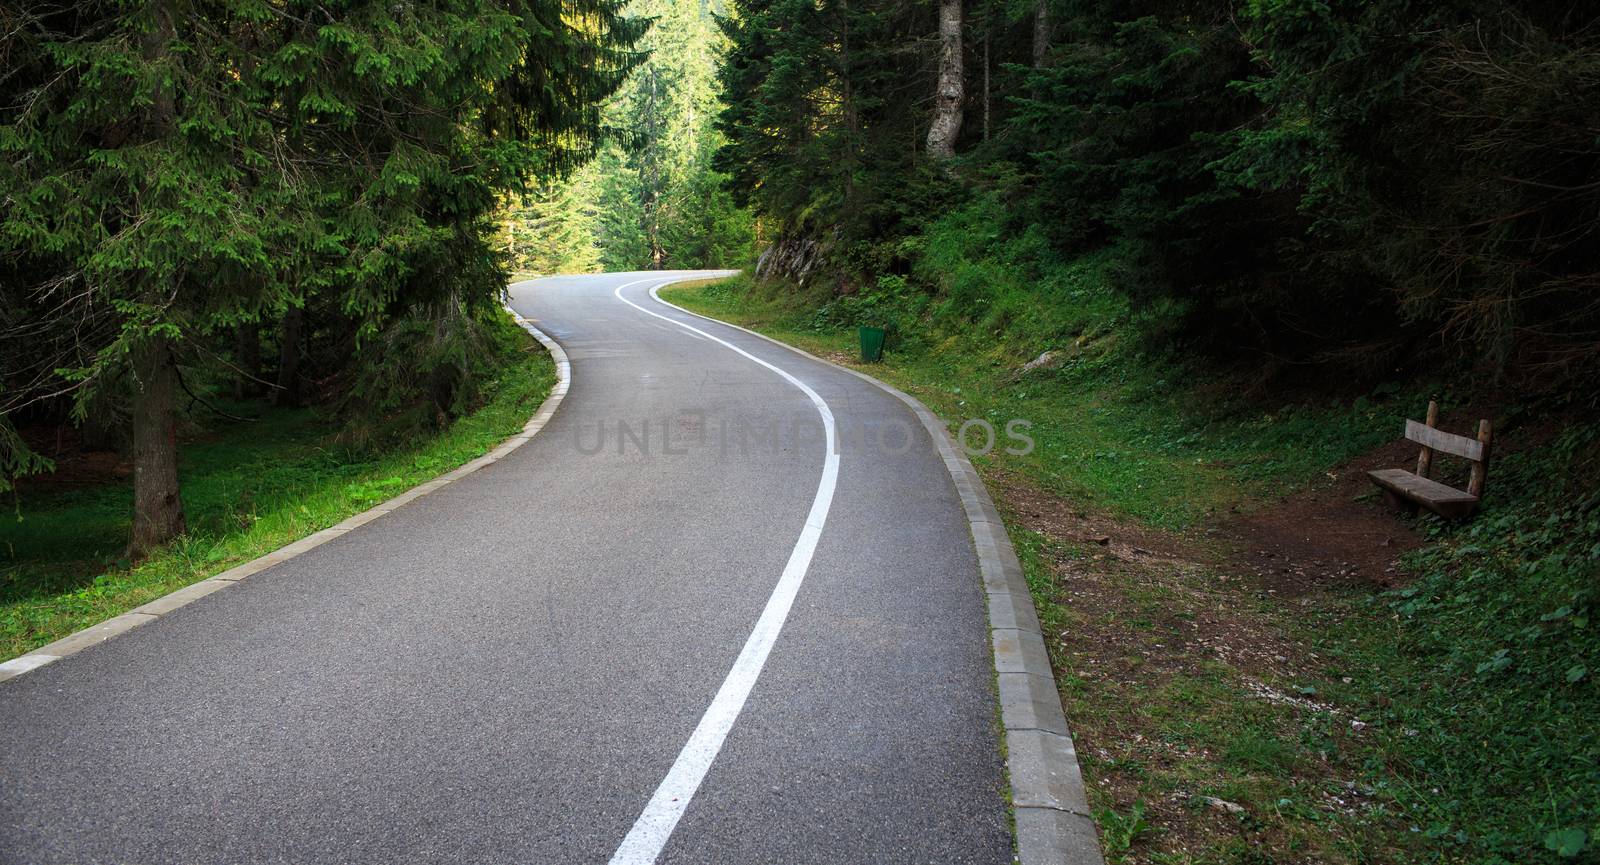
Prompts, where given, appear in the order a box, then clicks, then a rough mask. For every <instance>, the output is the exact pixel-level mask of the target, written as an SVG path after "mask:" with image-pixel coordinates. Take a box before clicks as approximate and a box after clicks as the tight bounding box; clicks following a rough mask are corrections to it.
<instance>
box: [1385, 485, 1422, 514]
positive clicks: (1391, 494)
mask: <svg viewBox="0 0 1600 865" xmlns="http://www.w3.org/2000/svg"><path fill="white" fill-rule="evenodd" d="M1383 503H1384V504H1386V505H1388V506H1389V507H1390V508H1391V509H1392V510H1396V511H1399V512H1400V513H1402V514H1405V515H1407V516H1412V517H1414V516H1416V515H1417V503H1416V502H1414V501H1412V500H1410V499H1408V498H1405V497H1404V496H1401V495H1398V494H1396V493H1395V491H1394V490H1384V491H1383Z"/></svg>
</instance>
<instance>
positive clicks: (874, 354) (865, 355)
mask: <svg viewBox="0 0 1600 865" xmlns="http://www.w3.org/2000/svg"><path fill="white" fill-rule="evenodd" d="M858 333H859V334H860V336H861V359H862V360H864V361H866V362H868V363H876V362H877V361H880V360H883V340H884V338H885V337H887V336H888V331H886V330H884V329H883V328H881V327H863V328H860V329H859V331H858Z"/></svg>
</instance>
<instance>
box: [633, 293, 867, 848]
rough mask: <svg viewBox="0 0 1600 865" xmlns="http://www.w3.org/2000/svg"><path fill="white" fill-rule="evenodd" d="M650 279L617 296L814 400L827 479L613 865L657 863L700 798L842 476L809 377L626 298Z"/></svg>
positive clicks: (824, 410) (824, 408) (823, 407)
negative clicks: (752, 622) (757, 613)
mask: <svg viewBox="0 0 1600 865" xmlns="http://www.w3.org/2000/svg"><path fill="white" fill-rule="evenodd" d="M679 278H680V279H681V277H679ZM652 281H655V280H652V279H641V280H637V281H634V282H630V283H627V284H624V285H619V286H617V290H616V291H614V292H612V293H613V294H614V295H616V297H617V299H618V300H620V301H622V302H623V303H626V304H627V305H629V306H631V307H633V308H634V309H637V310H639V311H640V312H642V313H644V314H646V315H653V316H655V317H656V318H659V319H661V320H662V321H667V322H671V323H672V324H675V325H677V326H678V327H681V328H683V329H684V330H687V331H690V332H691V333H694V334H698V335H699V336H701V337H704V338H706V339H709V340H711V341H712V342H717V343H721V344H722V345H724V346H726V347H728V348H729V349H732V350H733V351H735V352H738V353H739V354H741V355H743V356H745V357H746V358H749V359H750V360H752V361H755V362H756V363H758V364H760V365H762V366H764V367H766V368H767V369H770V370H772V371H773V372H775V373H777V374H778V375H780V376H783V378H784V379H785V380H786V381H788V382H789V383H790V384H792V385H794V386H795V387H797V388H799V389H800V390H801V391H802V392H804V393H805V395H806V396H807V397H810V398H811V404H812V405H814V406H816V409H817V413H818V414H820V415H821V416H822V427H823V430H824V431H825V432H826V433H827V441H826V445H827V447H826V448H825V449H824V451H823V454H824V456H823V461H822V479H821V481H819V482H818V483H817V495H816V497H815V498H813V499H812V500H811V513H810V514H809V515H808V516H807V517H806V523H805V526H804V527H802V528H801V529H800V539H799V540H797V541H795V544H794V551H793V552H791V553H790V554H789V563H788V564H787V565H785V566H784V568H783V576H781V577H779V578H778V584H777V585H776V586H774V587H773V589H772V595H771V596H770V597H768V598H767V606H766V608H765V609H763V610H762V611H761V618H760V619H758V620H756V626H755V629H754V630H752V631H751V632H750V637H749V639H747V640H745V643H744V649H743V650H742V651H740V652H739V657H738V659H736V660H735V661H734V662H733V669H731V670H729V671H728V677H727V678H726V679H723V680H722V687H721V688H719V689H718V690H717V696H716V697H715V698H713V699H712V701H711V705H710V706H709V707H708V708H707V709H706V712H705V714H704V715H702V716H701V718H700V723H699V724H698V725H697V726H696V727H695V728H694V732H693V733H692V734H690V736H689V741H688V742H686V743H684V746H683V750H681V751H679V752H678V759H677V760H675V761H673V763H672V768H671V769H670V770H668V771H667V777H666V778H664V779H662V781H661V785H660V786H659V787H657V788H656V792H655V795H653V796H651V797H650V802H649V803H648V804H646V805H645V807H644V813H642V814H640V815H639V819H638V820H636V821H634V824H633V828H632V829H629V830H628V835H627V837H626V838H623V839H622V844H621V845H620V846H618V847H617V852H616V853H615V854H613V855H612V857H611V865H651V863H654V862H655V861H656V857H657V856H660V855H661V850H662V848H664V847H665V846H666V845H667V839H668V838H670V837H672V830H673V829H674V828H676V827H677V825H678V820H679V818H681V817H682V816H683V812H684V809H686V808H688V807H689V800H690V799H692V798H693V797H694V794H695V791H696V790H698V789H700V782H701V781H703V780H705V777H706V772H708V771H710V769H711V763H712V761H713V760H715V759H717V752H718V751H721V750H722V743H723V741H724V740H726V739H727V738H728V731H729V730H731V729H733V722H734V721H736V720H737V719H738V717H739V712H740V711H741V710H743V709H744V704H745V701H746V700H747V699H749V697H750V689H751V688H753V687H755V684H756V678H757V677H759V676H760V675H761V668H762V667H764V666H766V663H767V656H768V655H770V654H771V653H772V646H773V644H774V643H776V642H777V641H778V633H779V632H780V631H782V630H783V623H784V622H785V621H787V620H788V618H789V608H790V607H791V606H793V605H794V599H795V596H796V595H797V594H799V592H800V584H801V583H802V582H804V581H805V578H806V570H807V569H808V568H810V567H811V555H812V553H814V552H816V549H817V540H818V538H820V537H821V536H822V527H823V525H824V524H825V523H826V522H827V521H828V507H829V506H830V505H831V504H832V503H833V488H834V484H835V483H836V482H837V481H838V479H839V454H838V451H837V448H836V447H835V444H836V443H835V439H834V423H833V412H832V411H830V410H829V409H828V404H827V403H826V402H824V401H823V399H822V397H820V396H817V392H816V391H814V390H812V389H811V388H810V387H808V386H807V385H806V383H805V382H803V381H801V380H800V379H798V378H795V377H794V376H792V375H790V374H789V373H788V372H786V371H784V370H782V369H780V368H778V367H776V366H774V365H772V364H770V363H768V362H766V361H764V360H762V359H761V358H759V357H756V356H755V355H753V354H751V353H750V352H747V351H745V350H744V349H742V348H739V347H738V346H736V345H734V344H733V343H731V342H728V341H727V340H724V339H719V338H718V337H715V336H712V335H711V334H709V333H707V332H705V331H703V330H701V329H699V328H697V327H693V326H691V325H688V324H685V323H683V322H681V321H679V320H677V319H675V318H670V317H668V316H665V315H662V314H660V313H657V312H652V311H650V310H648V309H645V308H644V307H642V306H640V305H639V304H637V303H634V302H633V301H631V300H629V299H627V298H626V297H623V296H622V290H623V289H624V288H632V287H633V286H635V285H640V284H643V283H646V282H652Z"/></svg>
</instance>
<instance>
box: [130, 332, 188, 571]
mask: <svg viewBox="0 0 1600 865" xmlns="http://www.w3.org/2000/svg"><path fill="white" fill-rule="evenodd" d="M133 379H134V382H133V387H134V390H133V532H132V534H131V536H130V537H129V540H128V558H129V559H132V560H133V561H136V562H137V561H140V560H141V559H143V558H145V557H146V556H148V555H149V554H150V552H151V551H152V550H154V549H155V548H157V547H159V546H161V545H162V544H164V543H166V542H167V541H169V540H171V539H172V538H174V537H177V536H178V535H180V534H183V530H184V519H183V498H182V497H181V496H180V495H179V491H178V425H177V415H176V405H177V387H178V367H177V364H176V362H175V361H174V360H173V357H172V347H171V346H170V345H169V344H168V343H167V341H166V339H165V338H163V337H158V336H147V337H145V338H144V339H143V340H142V341H141V343H140V345H139V346H137V347H136V348H135V349H134V351H133Z"/></svg>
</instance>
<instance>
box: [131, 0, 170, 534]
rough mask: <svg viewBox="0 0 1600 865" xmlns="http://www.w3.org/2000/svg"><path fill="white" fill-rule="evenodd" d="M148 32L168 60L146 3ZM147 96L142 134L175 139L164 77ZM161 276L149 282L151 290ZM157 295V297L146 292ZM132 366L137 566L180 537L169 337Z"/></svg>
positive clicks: (154, 13) (145, 340) (161, 30)
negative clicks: (173, 137) (147, 106)
mask: <svg viewBox="0 0 1600 865" xmlns="http://www.w3.org/2000/svg"><path fill="white" fill-rule="evenodd" d="M148 11H149V13H150V16H151V19H152V20H151V27H150V29H149V30H148V31H146V32H145V33H144V34H143V35H142V36H141V37H140V39H139V49H140V54H141V56H142V57H143V59H144V60H145V62H146V63H148V64H151V65H156V64H161V63H164V62H166V61H167V59H168V57H169V55H170V52H171V43H172V40H173V39H174V38H175V34H176V28H175V26H174V23H173V14H172V9H171V7H170V6H169V4H167V3H165V2H160V0H157V2H153V3H151V4H149V7H148ZM158 80H159V81H162V82H164V83H161V84H158V85H157V86H156V88H155V91H154V92H153V93H151V94H150V107H149V109H148V112H147V114H146V116H145V125H146V133H147V135H148V137H149V139H150V140H152V141H156V140H160V139H163V138H166V137H168V136H171V135H172V134H173V131H174V128H175V118H176V116H177V96H176V94H175V93H174V91H173V88H172V85H171V84H170V83H168V82H167V80H166V78H165V76H158ZM165 278H166V277H164V276H155V275H151V276H149V277H148V282H149V283H150V284H149V285H147V286H146V288H147V289H154V288H155V285H156V283H158V282H160V281H161V280H163V279H165ZM147 294H149V295H154V296H159V292H157V291H154V290H149V291H147ZM130 360H131V361H132V363H133V417H132V424H131V425H132V427H133V429H132V432H133V530H132V531H131V532H130V533H129V537H128V551H127V555H128V558H129V559H131V560H133V561H139V560H141V559H143V558H145V557H146V556H148V555H149V554H150V552H151V551H152V550H154V549H155V548H156V547H159V546H161V545H162V544H164V543H166V542H167V541H169V540H171V539H172V538H174V537H177V536H178V535H180V534H182V533H183V530H184V520H183V498H182V496H181V495H179V489H178V425H177V408H176V406H177V388H178V367H177V362H176V361H175V360H174V359H173V357H172V345H171V344H170V343H169V342H168V341H167V337H165V336H159V335H156V334H152V333H148V332H146V333H144V334H141V335H140V336H139V339H138V342H136V343H135V344H134V346H133V349H132V351H131V352H130Z"/></svg>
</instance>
